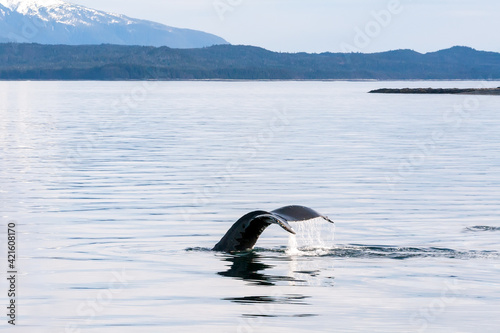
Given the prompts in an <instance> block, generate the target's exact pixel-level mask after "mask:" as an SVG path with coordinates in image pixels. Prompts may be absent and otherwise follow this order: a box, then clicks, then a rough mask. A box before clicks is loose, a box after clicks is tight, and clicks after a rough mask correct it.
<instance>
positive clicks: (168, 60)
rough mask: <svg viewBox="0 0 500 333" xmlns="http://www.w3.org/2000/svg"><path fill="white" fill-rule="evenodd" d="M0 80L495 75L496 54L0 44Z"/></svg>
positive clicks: (499, 59) (498, 74) (498, 73)
mask: <svg viewBox="0 0 500 333" xmlns="http://www.w3.org/2000/svg"><path fill="white" fill-rule="evenodd" d="M0 79H3V80H144V79H156V80H191V79H198V80H203V79H248V80H252V79H262V80H266V79H267V80H273V79H275V80H279V79H282V80H321V79H378V80H409V79H420V80H422V79H423V80H428V79H442V80H445V79H448V80H454V79H473V80H484V79H500V53H494V52H483V51H476V50H474V49H471V48H467V47H453V48H450V49H446V50H442V51H438V52H433V53H426V54H420V53H417V52H414V51H410V50H396V51H389V52H382V53H371V54H363V53H350V54H342V53H321V54H308V53H278V52H271V51H268V50H265V49H262V48H258V47H252V46H233V45H217V46H212V47H208V48H202V49H171V48H168V47H159V48H157V47H144V46H119V45H82V46H68V45H40V44H12V43H10V44H0Z"/></svg>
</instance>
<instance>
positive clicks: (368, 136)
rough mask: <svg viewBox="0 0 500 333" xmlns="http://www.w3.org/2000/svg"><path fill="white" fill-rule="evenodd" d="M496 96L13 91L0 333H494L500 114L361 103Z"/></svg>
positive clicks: (175, 85) (1, 110)
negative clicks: (12, 311)
mask: <svg viewBox="0 0 500 333" xmlns="http://www.w3.org/2000/svg"><path fill="white" fill-rule="evenodd" d="M498 85H499V83H498V82H486V83H482V82H0V157H1V158H0V185H1V187H0V196H1V203H0V204H1V211H0V216H1V220H2V230H1V231H0V237H1V244H2V249H1V250H0V253H1V254H0V257H1V258H2V263H1V265H0V267H1V269H2V272H5V274H6V272H7V259H6V257H7V255H6V253H7V249H6V247H7V246H6V245H4V244H6V239H7V224H8V223H9V222H11V221H12V222H14V223H16V232H17V236H18V237H17V247H18V260H17V265H18V270H19V277H18V281H17V290H18V297H17V326H16V328H15V329H13V328H12V327H10V325H8V324H7V317H6V316H2V318H4V319H2V321H1V322H0V330H8V331H12V332H14V331H17V332H51V333H52V332H61V333H63V332H100V333H101V332H104V333H107V332H278V333H279V332H287V333H289V332H312V331H314V332H498V331H499V330H500V310H499V309H500V278H499V276H500V245H499V236H500V112H499V110H500V97H498V96H465V95H464V96H462V95H442V96H433V95H373V94H367V91H369V90H371V89H376V88H382V87H429V86H431V87H481V86H487V87H496V86H498ZM288 204H300V205H305V206H309V207H311V208H313V209H315V210H317V211H319V212H320V213H322V214H324V215H328V216H329V217H330V218H331V219H332V220H334V221H335V222H336V224H335V227H334V228H333V227H331V226H330V225H325V224H322V223H316V224H315V223H311V224H309V225H307V226H302V227H301V226H294V227H295V228H297V230H298V231H299V234H298V236H297V239H296V240H293V239H292V240H289V239H288V234H287V233H286V232H284V231H283V230H282V229H281V228H279V227H277V226H271V227H269V228H268V229H267V230H266V231H265V232H264V234H263V235H262V236H261V238H260V239H259V241H258V243H257V248H256V250H255V251H254V252H252V253H249V254H244V255H243V254H239V255H229V254H223V253H216V252H212V251H210V248H211V247H212V246H213V245H214V244H215V243H216V242H217V241H218V240H219V239H220V238H221V237H222V235H223V234H224V233H225V232H226V230H227V229H228V228H229V227H230V226H231V224H232V223H233V222H234V221H235V220H237V219H238V218H239V217H240V216H242V215H243V214H245V213H247V212H249V211H251V210H256V209H264V210H273V209H276V208H278V207H281V206H285V205H288ZM310 232H313V233H315V234H314V235H312V237H310V235H309V236H307V235H306V234H307V233H310ZM308 237H309V238H308ZM289 242H291V243H290V244H292V243H297V244H298V247H299V248H298V249H294V250H293V251H291V250H290V247H289V245H288V244H289ZM0 287H1V299H2V300H3V301H2V304H3V305H2V308H4V309H5V306H6V305H7V302H8V299H7V297H6V296H7V289H8V286H7V283H6V279H5V278H2V283H1V284H0ZM3 311H5V310H3Z"/></svg>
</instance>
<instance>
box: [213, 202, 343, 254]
mask: <svg viewBox="0 0 500 333" xmlns="http://www.w3.org/2000/svg"><path fill="white" fill-rule="evenodd" d="M315 218H323V219H325V220H326V221H328V222H331V223H333V221H331V220H330V219H329V218H328V217H326V216H322V215H320V214H319V213H318V212H316V211H315V210H313V209H311V208H308V207H304V206H286V207H281V208H278V209H276V210H273V211H271V212H266V211H263V210H256V211H253V212H250V213H248V214H246V215H244V216H242V217H241V218H240V219H239V220H238V221H236V222H235V223H234V224H233V225H232V227H231V228H230V229H229V230H228V231H227V232H226V234H225V235H224V237H222V239H221V240H220V241H219V242H218V243H217V244H216V245H215V246H214V248H213V250H214V251H224V252H236V251H246V250H251V249H253V247H254V246H255V243H256V242H257V240H258V239H259V236H260V235H261V234H262V232H263V231H264V230H265V229H266V228H267V227H268V226H270V225H271V224H277V225H279V226H280V227H282V228H283V229H285V230H286V231H288V232H289V233H292V234H295V231H294V230H293V228H292V227H291V226H290V224H288V222H300V221H307V220H311V219H315Z"/></svg>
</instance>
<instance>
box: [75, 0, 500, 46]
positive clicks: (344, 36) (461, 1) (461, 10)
mask: <svg viewBox="0 0 500 333" xmlns="http://www.w3.org/2000/svg"><path fill="white" fill-rule="evenodd" d="M69 1H70V2H73V3H77V4H80V5H84V6H87V7H91V8H95V9H99V10H104V11H109V12H114V13H120V14H125V15H127V16H131V17H134V18H141V19H147V20H151V21H156V22H160V23H163V24H167V25H171V26H174V27H180V28H190V29H197V30H202V31H206V32H210V33H213V34H216V35H218V36H220V37H223V38H224V39H226V40H227V41H228V42H230V43H231V44H248V45H254V46H261V47H264V48H266V49H269V50H273V51H283V52H300V51H304V52H325V51H330V52H340V51H346V50H347V51H359V52H378V51H386V50H393V49H413V50H415V51H418V52H430V51H437V50H440V49H444V48H448V47H451V46H454V45H464V46H470V47H473V48H476V49H479V50H487V51H496V52H500V36H499V35H498V32H499V31H500V1H498V0H141V1H137V0H134V1H132V0H69Z"/></svg>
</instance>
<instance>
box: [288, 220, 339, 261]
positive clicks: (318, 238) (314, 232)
mask: <svg viewBox="0 0 500 333" xmlns="http://www.w3.org/2000/svg"><path fill="white" fill-rule="evenodd" d="M292 226H293V229H294V230H295V231H296V233H297V234H296V235H292V234H290V236H289V238H288V249H287V251H286V253H287V254H289V255H304V254H309V255H310V254H313V253H314V254H317V255H322V254H326V253H328V252H329V251H330V250H331V249H332V248H333V244H334V240H335V225H334V224H332V223H327V222H326V221H325V220H324V219H322V218H316V219H312V220H309V221H304V222H292Z"/></svg>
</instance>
